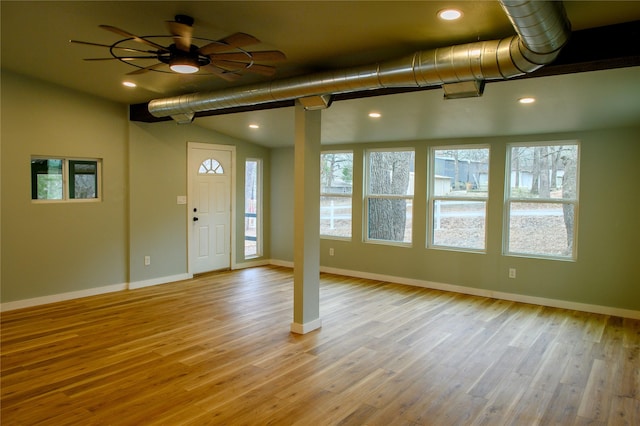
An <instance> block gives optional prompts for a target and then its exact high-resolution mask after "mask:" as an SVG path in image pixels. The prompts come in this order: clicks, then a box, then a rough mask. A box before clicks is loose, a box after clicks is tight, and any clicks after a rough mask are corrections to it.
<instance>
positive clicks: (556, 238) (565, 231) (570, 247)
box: [505, 142, 579, 259]
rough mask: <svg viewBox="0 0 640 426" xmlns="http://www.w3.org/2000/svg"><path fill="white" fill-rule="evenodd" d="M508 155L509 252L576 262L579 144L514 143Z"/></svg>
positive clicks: (507, 226) (507, 245)
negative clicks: (574, 260)
mask: <svg viewBox="0 0 640 426" xmlns="http://www.w3.org/2000/svg"><path fill="white" fill-rule="evenodd" d="M507 154H508V155H507V156H508V158H507V164H508V170H509V172H508V173H507V189H506V211H507V221H506V222H507V224H506V228H507V229H506V232H505V234H506V235H507V237H506V239H505V253H506V254H514V255H524V256H533V257H551V258H565V259H575V258H576V247H575V241H576V229H577V211H578V180H579V179H578V176H579V174H578V168H579V144H578V143H577V142H563V143H557V144H548V143H545V144H517V145H516V144H514V145H510V146H509V150H508V153H507Z"/></svg>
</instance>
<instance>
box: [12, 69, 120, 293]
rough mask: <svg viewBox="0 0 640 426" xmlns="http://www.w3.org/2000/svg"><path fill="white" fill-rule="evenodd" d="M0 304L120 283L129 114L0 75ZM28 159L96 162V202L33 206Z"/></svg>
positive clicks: (96, 101)
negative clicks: (98, 189)
mask: <svg viewBox="0 0 640 426" xmlns="http://www.w3.org/2000/svg"><path fill="white" fill-rule="evenodd" d="M1 114H2V116H1V118H2V133H1V135H2V283H1V286H2V292H1V299H0V300H2V302H8V301H15V300H22V299H29V298H35V297H40V296H47V295H54V294H60V293H67V292H74V291H80V290H86V289H88V288H92V287H104V286H108V285H116V284H125V283H126V282H127V279H128V259H127V253H128V243H127V209H128V206H127V203H128V195H127V178H128V173H127V120H126V118H127V109H126V107H125V106H123V105H119V104H116V103H111V102H107V101H104V100H100V99H97V98H94V97H91V96H87V95H84V94H81V93H77V92H73V91H70V90H66V89H63V88H60V87H57V86H54V85H50V84H47V83H42V82H39V81H36V80H32V79H28V78H26V77H21V76H19V75H16V74H12V73H10V72H8V71H5V70H3V71H2V113H1ZM32 155H51V156H73V157H90V158H101V159H102V178H103V186H102V189H103V192H102V194H103V199H102V201H101V202H97V203H53V204H34V203H32V201H31V171H30V159H31V156H32Z"/></svg>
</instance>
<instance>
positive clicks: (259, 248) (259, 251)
mask: <svg viewBox="0 0 640 426" xmlns="http://www.w3.org/2000/svg"><path fill="white" fill-rule="evenodd" d="M249 161H255V162H256V163H257V164H256V168H257V170H256V194H257V197H256V198H257V199H256V254H252V255H249V256H247V255H246V254H244V253H243V255H244V259H246V260H249V259H256V258H259V257H262V256H263V255H264V251H263V244H262V234H263V232H262V228H263V221H262V217H263V216H264V210H263V202H262V200H263V198H264V196H263V192H264V188H263V186H262V179H263V178H262V174H263V173H262V169H263V164H264V162H263V161H262V159H261V158H247V159H245V162H244V164H245V179H246V173H247V169H246V165H247V163H248V162H249ZM244 210H245V212H244V213H245V214H246V213H247V206H245V207H244ZM243 226H244V224H243ZM243 250H244V248H243Z"/></svg>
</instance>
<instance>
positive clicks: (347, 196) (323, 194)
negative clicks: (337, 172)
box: [319, 149, 354, 241]
mask: <svg viewBox="0 0 640 426" xmlns="http://www.w3.org/2000/svg"><path fill="white" fill-rule="evenodd" d="M324 154H351V165H352V167H353V161H354V152H353V150H349V149H347V150H327V151H321V152H320V168H321V170H320V218H322V198H323V197H328V198H344V199H349V201H350V204H351V209H350V214H351V218H350V219H349V222H350V223H351V227H350V229H349V236H348V237H345V236H340V235H330V234H323V233H322V229H320V230H319V232H320V238H321V239H328V240H342V241H351V240H352V238H353V176H352V179H351V192H349V193H348V194H345V193H329V192H323V191H322V156H323V155H324ZM352 172H353V169H352ZM321 221H322V219H321Z"/></svg>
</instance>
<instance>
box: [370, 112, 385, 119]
mask: <svg viewBox="0 0 640 426" xmlns="http://www.w3.org/2000/svg"><path fill="white" fill-rule="evenodd" d="M369 117H371V118H380V117H382V114H380V113H379V112H370V113H369Z"/></svg>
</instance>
